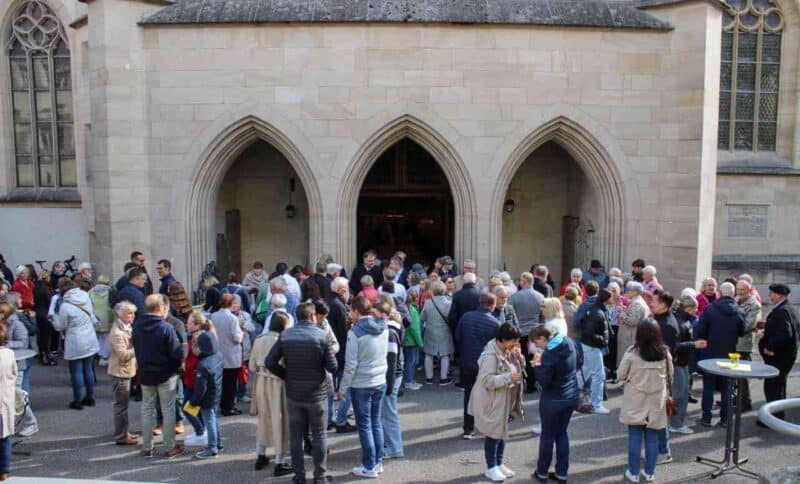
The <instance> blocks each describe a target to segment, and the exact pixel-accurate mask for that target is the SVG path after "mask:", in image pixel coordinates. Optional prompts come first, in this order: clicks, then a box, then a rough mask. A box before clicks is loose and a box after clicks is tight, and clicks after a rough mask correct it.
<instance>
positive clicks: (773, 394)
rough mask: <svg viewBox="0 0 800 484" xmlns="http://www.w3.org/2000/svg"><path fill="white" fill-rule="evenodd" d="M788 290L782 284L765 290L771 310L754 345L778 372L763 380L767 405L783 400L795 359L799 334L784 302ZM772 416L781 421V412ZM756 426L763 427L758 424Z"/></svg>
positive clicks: (794, 316)
mask: <svg viewBox="0 0 800 484" xmlns="http://www.w3.org/2000/svg"><path fill="white" fill-rule="evenodd" d="M790 292H791V291H790V290H789V287H788V286H786V285H784V284H772V285H770V286H769V302H770V303H772V304H773V305H774V306H773V308H772V311H770V313H769V315H768V316H767V322H766V324H765V325H764V336H763V337H762V338H761V341H759V343H758V352H759V353H761V357H762V358H764V363H766V364H768V365H772V366H774V367H775V368H777V369H778V371H779V372H780V374H779V375H778V377H777V378H768V379H766V380H764V396H766V397H767V402H774V401H775V400H782V399H784V398H786V379H787V378H788V377H789V372H790V371H791V369H792V366H793V365H794V362H795V360H796V359H797V341H798V336H797V333H798V331H800V318H799V317H798V315H797V311H796V310H795V309H794V308H793V307H792V305H791V304H790V303H789V301H787V297H788V296H789V293H790ZM775 416H776V417H778V418H780V419H783V417H784V413H783V412H776V413H775ZM758 424H759V425H760V426H763V424H762V423H761V422H760V421H759V422H758Z"/></svg>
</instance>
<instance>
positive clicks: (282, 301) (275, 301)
mask: <svg viewBox="0 0 800 484" xmlns="http://www.w3.org/2000/svg"><path fill="white" fill-rule="evenodd" d="M269 305H270V306H272V308H273V309H275V308H278V309H281V308H283V309H285V308H286V296H284V295H283V294H273V295H272V299H270V300H269Z"/></svg>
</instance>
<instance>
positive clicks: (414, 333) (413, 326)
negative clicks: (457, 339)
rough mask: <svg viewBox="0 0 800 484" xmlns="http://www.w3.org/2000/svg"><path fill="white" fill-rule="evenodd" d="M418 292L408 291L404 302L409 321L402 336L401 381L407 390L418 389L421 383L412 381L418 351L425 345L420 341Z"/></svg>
mask: <svg viewBox="0 0 800 484" xmlns="http://www.w3.org/2000/svg"><path fill="white" fill-rule="evenodd" d="M418 299H419V294H418V293H416V292H410V293H408V296H407V299H406V304H407V305H408V315H409V320H410V321H411V322H410V324H409V325H408V328H407V329H406V331H405V335H404V336H403V359H404V360H405V362H404V363H405V374H404V376H403V382H404V384H405V387H406V389H408V390H419V389H420V388H422V385H420V384H419V383H417V382H415V381H414V371H415V370H416V369H417V363H418V362H419V353H420V351H422V348H423V347H424V346H425V345H424V344H423V342H422V325H421V324H420V322H419V308H418V306H417V300H418Z"/></svg>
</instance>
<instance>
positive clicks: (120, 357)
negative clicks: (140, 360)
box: [108, 319, 136, 378]
mask: <svg viewBox="0 0 800 484" xmlns="http://www.w3.org/2000/svg"><path fill="white" fill-rule="evenodd" d="M108 348H109V353H108V374H109V375H111V376H115V377H117V378H133V377H134V376H136V355H135V354H134V352H133V343H132V342H131V330H130V326H128V327H126V326H125V323H123V322H122V321H120V320H119V319H117V320H115V321H114V324H112V325H111V332H109V333H108Z"/></svg>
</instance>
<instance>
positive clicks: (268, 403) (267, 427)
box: [249, 312, 293, 477]
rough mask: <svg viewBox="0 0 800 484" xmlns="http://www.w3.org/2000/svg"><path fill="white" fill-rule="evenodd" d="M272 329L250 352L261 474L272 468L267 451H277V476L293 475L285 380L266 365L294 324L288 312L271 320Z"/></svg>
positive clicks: (260, 338)
mask: <svg viewBox="0 0 800 484" xmlns="http://www.w3.org/2000/svg"><path fill="white" fill-rule="evenodd" d="M268 323H269V327H268V328H269V330H268V331H267V333H265V334H263V335H262V336H260V337H259V338H257V339H256V341H255V344H254V345H253V351H252V353H250V363H249V368H250V372H251V373H252V374H253V376H255V378H256V379H255V381H254V382H253V401H252V402H251V404H250V414H251V415H255V416H257V417H258V430H257V433H256V465H255V468H256V470H257V471H260V470H262V469H264V468H266V467H267V466H268V465H269V457H267V455H266V453H267V448H268V447H273V448H274V450H275V472H274V475H275V477H280V476H285V475H287V474H291V473H292V472H293V470H292V466H291V464H290V462H289V461H288V460H289V411H288V409H287V406H286V389H285V388H284V384H283V380H281V379H280V378H278V377H277V376H275V375H274V374H272V373H271V372H270V371H269V370H267V368H266V367H265V366H264V360H265V359H266V357H267V355H268V354H269V352H270V350H271V349H272V347H273V346H275V343H276V342H277V341H278V339H279V338H280V336H281V333H282V332H283V330H285V329H286V328H287V327H288V326H289V323H290V320H289V317H288V315H287V314H286V313H281V312H276V313H273V314H272V317H271V318H270V320H269V321H268Z"/></svg>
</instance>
